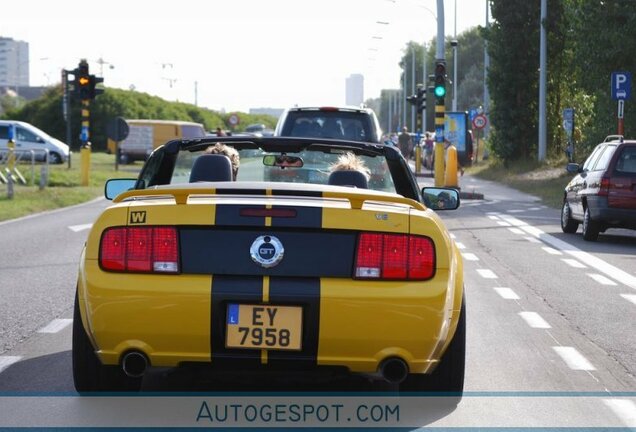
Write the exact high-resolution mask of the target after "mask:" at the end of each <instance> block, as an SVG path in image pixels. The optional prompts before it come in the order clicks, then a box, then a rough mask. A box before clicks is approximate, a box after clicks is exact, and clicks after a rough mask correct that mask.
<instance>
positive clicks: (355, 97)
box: [345, 74, 364, 106]
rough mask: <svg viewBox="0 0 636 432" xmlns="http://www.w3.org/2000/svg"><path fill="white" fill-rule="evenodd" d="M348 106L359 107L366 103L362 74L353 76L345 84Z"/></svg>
mask: <svg viewBox="0 0 636 432" xmlns="http://www.w3.org/2000/svg"><path fill="white" fill-rule="evenodd" d="M345 91H346V100H345V103H346V104H347V105H355V106H358V105H360V104H362V103H363V102H364V77H363V76H362V75H361V74H351V75H349V78H347V79H346V83H345Z"/></svg>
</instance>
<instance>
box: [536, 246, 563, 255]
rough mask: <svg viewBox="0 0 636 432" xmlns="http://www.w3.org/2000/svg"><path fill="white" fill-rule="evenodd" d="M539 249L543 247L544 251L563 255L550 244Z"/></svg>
mask: <svg viewBox="0 0 636 432" xmlns="http://www.w3.org/2000/svg"><path fill="white" fill-rule="evenodd" d="M541 249H543V250H544V251H546V252H547V253H549V254H550V255H563V253H562V252H561V251H558V250H556V249H554V248H551V247H550V246H543V247H542V248H541Z"/></svg>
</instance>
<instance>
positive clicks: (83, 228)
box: [68, 223, 93, 232]
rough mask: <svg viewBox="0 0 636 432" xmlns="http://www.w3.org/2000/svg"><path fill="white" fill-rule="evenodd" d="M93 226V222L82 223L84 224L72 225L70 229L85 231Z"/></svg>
mask: <svg viewBox="0 0 636 432" xmlns="http://www.w3.org/2000/svg"><path fill="white" fill-rule="evenodd" d="M92 226H93V224H92V223H89V224H82V225H70V226H69V227H68V229H70V230H71V231H73V232H80V231H84V230H87V229H91V227H92Z"/></svg>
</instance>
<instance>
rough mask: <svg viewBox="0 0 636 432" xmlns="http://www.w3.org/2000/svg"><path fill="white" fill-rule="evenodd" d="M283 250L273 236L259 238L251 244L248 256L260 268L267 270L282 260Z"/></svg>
mask: <svg viewBox="0 0 636 432" xmlns="http://www.w3.org/2000/svg"><path fill="white" fill-rule="evenodd" d="M284 252H285V248H283V244H282V243H281V242H280V240H278V239H277V238H276V237H274V236H268V235H265V236H260V237H257V238H256V240H254V242H253V243H252V246H251V247H250V255H251V256H252V260H254V262H255V263H257V264H258V265H260V266H261V267H265V268H269V267H274V266H275V265H278V263H279V262H281V261H282V259H283V254H284Z"/></svg>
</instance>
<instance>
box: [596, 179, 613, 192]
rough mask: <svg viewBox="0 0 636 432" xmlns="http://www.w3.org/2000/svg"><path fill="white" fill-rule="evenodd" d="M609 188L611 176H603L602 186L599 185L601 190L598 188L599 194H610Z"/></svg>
mask: <svg viewBox="0 0 636 432" xmlns="http://www.w3.org/2000/svg"><path fill="white" fill-rule="evenodd" d="M609 188H610V179H609V177H602V178H601V186H600V187H599V190H598V195H599V196H608V195H609Z"/></svg>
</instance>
